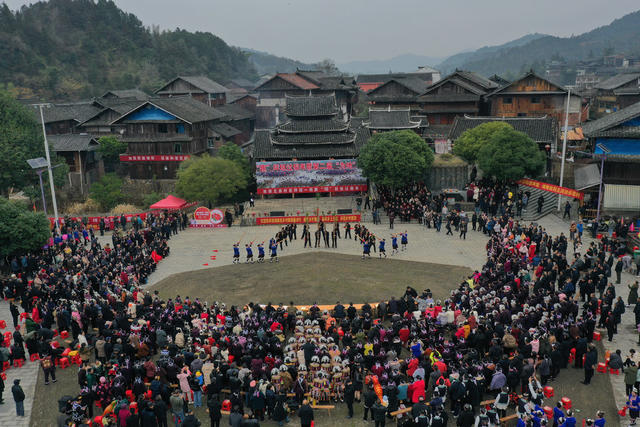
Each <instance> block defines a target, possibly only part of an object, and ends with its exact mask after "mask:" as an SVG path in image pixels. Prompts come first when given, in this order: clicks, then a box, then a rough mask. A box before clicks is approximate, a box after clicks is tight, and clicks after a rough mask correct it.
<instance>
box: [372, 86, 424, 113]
mask: <svg viewBox="0 0 640 427" xmlns="http://www.w3.org/2000/svg"><path fill="white" fill-rule="evenodd" d="M428 87H429V83H428V82H426V81H424V80H420V79H418V78H415V77H402V78H400V77H396V78H393V79H390V80H388V81H387V82H386V83H383V84H381V85H380V86H378V87H376V88H375V89H372V90H370V91H369V92H367V99H368V100H369V104H371V105H372V106H373V105H375V106H376V107H377V108H378V109H380V108H392V109H408V110H411V111H412V112H413V114H418V113H419V111H420V103H419V102H418V98H419V97H420V95H422V94H423V93H424V92H425V91H426V90H427V88H428Z"/></svg>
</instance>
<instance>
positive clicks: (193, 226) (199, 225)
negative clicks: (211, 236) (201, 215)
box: [189, 223, 227, 228]
mask: <svg viewBox="0 0 640 427" xmlns="http://www.w3.org/2000/svg"><path fill="white" fill-rule="evenodd" d="M226 227H227V224H211V223H209V224H195V223H191V224H189V228H226Z"/></svg>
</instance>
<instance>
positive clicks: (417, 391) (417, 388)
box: [407, 375, 426, 403]
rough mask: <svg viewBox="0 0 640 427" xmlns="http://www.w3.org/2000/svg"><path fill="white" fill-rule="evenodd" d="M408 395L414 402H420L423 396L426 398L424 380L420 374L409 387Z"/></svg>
mask: <svg viewBox="0 0 640 427" xmlns="http://www.w3.org/2000/svg"><path fill="white" fill-rule="evenodd" d="M407 396H408V397H409V399H411V402H413V403H418V402H419V401H420V398H421V397H422V399H423V400H424V399H425V397H426V396H425V392H424V380H423V379H422V377H420V376H419V375H418V376H417V377H416V380H415V381H414V382H413V383H412V384H411V385H410V386H409V388H408V389H407Z"/></svg>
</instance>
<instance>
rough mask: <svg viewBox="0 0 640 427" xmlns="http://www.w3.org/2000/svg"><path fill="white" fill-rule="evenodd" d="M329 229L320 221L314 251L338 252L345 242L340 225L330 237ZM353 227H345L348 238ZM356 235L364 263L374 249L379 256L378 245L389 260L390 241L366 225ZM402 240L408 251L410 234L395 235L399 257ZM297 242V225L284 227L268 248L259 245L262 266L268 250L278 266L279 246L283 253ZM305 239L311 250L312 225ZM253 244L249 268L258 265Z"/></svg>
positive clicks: (235, 256) (236, 251) (248, 246)
mask: <svg viewBox="0 0 640 427" xmlns="http://www.w3.org/2000/svg"><path fill="white" fill-rule="evenodd" d="M327 228H328V227H327V226H326V225H325V223H324V222H322V221H320V222H319V223H318V228H317V230H316V231H315V233H314V234H315V244H314V247H316V248H318V247H320V242H322V241H324V244H325V247H331V248H337V247H338V239H340V238H342V237H341V235H340V225H339V224H338V223H337V222H336V223H334V225H333V231H331V233H329V231H328V229H327ZM351 229H352V227H351V224H350V223H348V222H347V223H345V225H344V238H345V239H351ZM353 235H354V240H356V241H359V242H360V244H361V245H362V259H365V257H369V258H370V257H371V249H373V251H374V252H376V243H377V247H378V252H379V257H380V258H382V257H385V258H386V257H387V251H386V242H387V241H386V239H384V238H378V237H376V235H375V234H373V233H372V232H371V231H370V230H368V229H367V227H365V226H364V225H362V224H355V226H354V227H353ZM329 238H331V243H329ZM398 238H400V244H401V245H402V248H401V250H402V251H405V250H406V249H407V244H408V243H409V238H408V233H407V231H406V230H405V231H404V232H403V233H395V234H392V235H391V247H392V251H391V255H394V254H397V253H398ZM296 239H297V225H296V224H288V225H286V226H285V227H282V229H281V230H280V231H278V232H277V233H276V235H275V237H272V238H271V239H270V240H269V243H268V244H267V245H266V246H265V242H262V243H258V244H257V245H256V247H257V250H258V259H257V262H258V263H263V262H264V259H265V247H266V248H267V249H268V250H269V253H270V260H269V262H273V261H274V260H275V262H278V246H280V250H283V249H284V247H283V245H284V246H289V242H292V241H293V240H296ZM302 239H303V240H304V247H305V248H306V247H307V245H308V246H309V247H311V231H310V227H309V224H305V225H304V227H303V229H302ZM253 244H254V241H251V242H249V243H246V244H245V245H244V248H245V251H246V260H245V264H249V263H251V264H253V263H254V262H256V261H254V254H253ZM240 263H241V261H240V242H236V243H234V245H233V264H240Z"/></svg>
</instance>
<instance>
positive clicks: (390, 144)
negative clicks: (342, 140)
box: [358, 130, 434, 187]
mask: <svg viewBox="0 0 640 427" xmlns="http://www.w3.org/2000/svg"><path fill="white" fill-rule="evenodd" d="M433 158H434V155H433V151H432V150H431V148H429V146H428V145H427V143H426V142H425V141H424V139H422V138H421V137H420V136H418V135H417V134H416V133H415V132H412V131H409V130H401V131H393V132H381V133H377V134H375V135H373V136H372V137H371V139H369V142H368V143H367V144H366V145H365V146H364V147H362V150H361V151H360V156H359V157H358V166H359V167H360V168H361V169H362V173H363V175H364V176H366V177H367V178H369V179H370V180H372V181H373V182H375V183H376V184H378V185H385V186H389V187H401V186H403V185H407V184H411V183H412V182H415V181H418V180H421V179H422V178H423V177H424V175H425V173H426V172H427V171H428V170H429V168H430V167H431V164H432V163H433Z"/></svg>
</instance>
